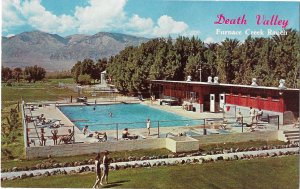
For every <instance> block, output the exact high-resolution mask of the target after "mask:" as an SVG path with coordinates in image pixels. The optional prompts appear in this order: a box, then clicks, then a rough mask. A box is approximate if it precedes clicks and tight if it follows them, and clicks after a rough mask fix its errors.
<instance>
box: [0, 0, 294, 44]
mask: <svg viewBox="0 0 300 189" xmlns="http://www.w3.org/2000/svg"><path fill="white" fill-rule="evenodd" d="M221 14H222V15H223V17H224V18H225V19H230V20H231V23H232V24H225V23H224V22H225V21H224V20H221V23H220V24H215V23H214V22H216V21H217V20H218V17H217V16H220V15H221ZM243 15H245V20H246V24H238V23H237V19H238V18H239V17H242V16H243ZM257 15H260V16H261V18H263V17H264V18H265V19H264V20H271V18H272V16H273V15H274V18H275V17H276V16H278V18H277V21H279V20H286V21H288V24H287V26H286V27H285V28H286V29H288V28H292V29H296V30H298V31H299V2H240V1H234V2H228V1H225V2H224V1H222V2H221V1H186V0H184V1H179V0H173V1H172V0H2V36H8V37H9V36H13V35H16V34H19V33H22V32H26V31H32V30H40V31H44V32H48V33H55V34H59V35H61V36H68V35H72V34H88V35H93V34H96V33H98V32H117V33H124V34H130V35H135V36H140V37H147V38H154V37H168V36H171V37H174V38H175V37H177V36H179V35H181V36H188V37H190V36H192V35H194V36H197V37H198V38H200V39H201V40H202V41H204V42H207V43H209V42H219V41H221V40H224V39H225V38H227V37H228V38H237V39H239V40H244V39H245V38H246V37H247V36H248V33H249V32H251V31H253V32H254V31H259V30H262V31H263V33H259V32H258V35H257V37H267V36H268V33H267V31H268V29H270V30H272V31H281V30H282V29H283V25H282V21H281V25H274V22H273V23H272V25H270V24H271V23H270V21H269V23H268V25H262V24H260V25H258V24H257ZM233 19H235V21H234V20H233ZM240 19H241V18H240ZM273 21H274V20H273ZM234 22H235V23H234ZM276 24H280V23H278V22H276ZM217 29H219V31H241V34H237V35H231V34H221V33H220V32H219V33H217V32H216V31H217ZM246 30H247V32H248V33H245V32H246ZM252 36H255V35H253V34H252Z"/></svg>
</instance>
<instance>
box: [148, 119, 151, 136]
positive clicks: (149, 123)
mask: <svg viewBox="0 0 300 189" xmlns="http://www.w3.org/2000/svg"><path fill="white" fill-rule="evenodd" d="M150 127H151V121H150V119H149V118H148V119H147V129H148V135H150Z"/></svg>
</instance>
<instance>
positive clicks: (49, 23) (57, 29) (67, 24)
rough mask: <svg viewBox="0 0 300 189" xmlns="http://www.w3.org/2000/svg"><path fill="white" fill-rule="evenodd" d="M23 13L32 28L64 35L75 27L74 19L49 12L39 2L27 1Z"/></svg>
mask: <svg viewBox="0 0 300 189" xmlns="http://www.w3.org/2000/svg"><path fill="white" fill-rule="evenodd" d="M22 12H23V15H24V17H26V18H27V21H28V23H29V24H30V25H31V26H32V27H34V28H36V29H38V30H42V31H45V32H50V33H62V32H66V31H68V30H72V29H73V27H74V25H75V20H74V18H73V17H71V16H68V15H61V16H56V15H54V14H52V13H51V12H49V11H47V10H46V9H45V7H43V6H42V5H41V2H40V1H39V0H36V1H25V2H24V4H23V9H22Z"/></svg>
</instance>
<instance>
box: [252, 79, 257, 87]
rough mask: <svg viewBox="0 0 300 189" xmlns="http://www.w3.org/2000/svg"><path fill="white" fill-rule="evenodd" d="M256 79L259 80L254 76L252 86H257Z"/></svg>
mask: <svg viewBox="0 0 300 189" xmlns="http://www.w3.org/2000/svg"><path fill="white" fill-rule="evenodd" d="M256 81H257V80H256V78H252V83H251V85H252V86H257V83H256Z"/></svg>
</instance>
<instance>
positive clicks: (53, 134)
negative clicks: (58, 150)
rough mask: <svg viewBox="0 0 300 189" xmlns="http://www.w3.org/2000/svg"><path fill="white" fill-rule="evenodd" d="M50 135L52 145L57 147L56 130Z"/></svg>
mask: <svg viewBox="0 0 300 189" xmlns="http://www.w3.org/2000/svg"><path fill="white" fill-rule="evenodd" d="M51 133H52V139H53V144H54V145H57V139H58V136H57V135H58V130H57V129H54V130H51Z"/></svg>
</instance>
